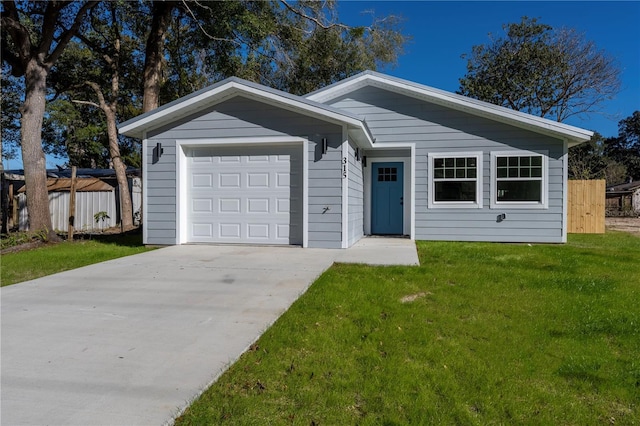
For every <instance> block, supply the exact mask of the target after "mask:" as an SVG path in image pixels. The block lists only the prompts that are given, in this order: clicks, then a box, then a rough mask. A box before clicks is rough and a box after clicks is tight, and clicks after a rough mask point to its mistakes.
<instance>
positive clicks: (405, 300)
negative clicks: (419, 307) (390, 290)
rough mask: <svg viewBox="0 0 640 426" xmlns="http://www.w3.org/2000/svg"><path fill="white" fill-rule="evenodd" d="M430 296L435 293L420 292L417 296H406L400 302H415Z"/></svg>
mask: <svg viewBox="0 0 640 426" xmlns="http://www.w3.org/2000/svg"><path fill="white" fill-rule="evenodd" d="M428 294H433V293H431V292H429V291H427V292H420V293H416V294H410V295H408V296H404V297H403V298H402V299H400V302H402V303H409V302H413V301H414V300H416V299H419V298H421V297H425V296H426V295H428Z"/></svg>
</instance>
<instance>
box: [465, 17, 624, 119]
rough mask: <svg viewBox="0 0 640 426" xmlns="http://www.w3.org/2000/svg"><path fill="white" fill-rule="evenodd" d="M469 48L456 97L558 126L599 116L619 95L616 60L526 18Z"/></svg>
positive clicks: (579, 37)
mask: <svg viewBox="0 0 640 426" xmlns="http://www.w3.org/2000/svg"><path fill="white" fill-rule="evenodd" d="M503 28H504V29H505V32H506V36H505V37H500V38H492V39H491V42H490V43H488V44H486V45H478V46H473V48H472V52H471V54H470V55H464V56H463V57H468V62H467V74H466V75H465V76H464V77H463V78H461V79H460V89H459V91H458V92H459V93H461V94H463V95H466V96H470V97H472V98H476V99H480V100H483V101H487V102H491V103H494V104H497V105H501V106H504V107H507V108H511V109H515V110H518V111H523V112H526V113H529V114H534V115H539V116H541V117H546V118H549V119H552V120H556V121H558V122H562V121H565V120H566V119H567V118H569V117H571V116H574V115H587V114H589V113H595V112H600V107H601V105H602V103H603V102H604V101H605V100H607V99H610V98H612V97H613V96H615V95H616V94H617V93H618V91H619V90H620V77H619V76H620V69H619V67H618V64H617V63H616V61H615V59H614V58H612V57H611V56H610V55H608V54H607V53H606V52H605V51H603V50H599V49H598V48H597V47H596V46H595V44H594V43H593V42H592V41H588V40H586V39H585V38H584V36H583V35H582V34H579V33H577V32H576V31H575V30H571V29H560V30H554V29H553V28H552V27H550V26H548V25H545V24H541V23H538V21H537V20H536V19H529V18H527V17H524V18H523V19H522V21H521V22H519V23H513V24H508V25H504V26H503Z"/></svg>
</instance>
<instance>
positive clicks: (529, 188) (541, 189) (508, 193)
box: [491, 151, 547, 208]
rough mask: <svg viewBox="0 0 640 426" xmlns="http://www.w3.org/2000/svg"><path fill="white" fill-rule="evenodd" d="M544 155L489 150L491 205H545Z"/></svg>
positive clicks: (545, 168)
mask: <svg viewBox="0 0 640 426" xmlns="http://www.w3.org/2000/svg"><path fill="white" fill-rule="evenodd" d="M546 206H547V155H546V153H534V152H518V151H516V152H492V153H491V207H492V208H500V207H509V208H519V207H520V208H532V207H533V208H546Z"/></svg>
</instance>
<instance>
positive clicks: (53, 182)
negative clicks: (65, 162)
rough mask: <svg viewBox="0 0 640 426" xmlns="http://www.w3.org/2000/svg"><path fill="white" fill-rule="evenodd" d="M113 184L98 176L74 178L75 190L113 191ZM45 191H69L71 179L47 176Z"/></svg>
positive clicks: (21, 189)
mask: <svg viewBox="0 0 640 426" xmlns="http://www.w3.org/2000/svg"><path fill="white" fill-rule="evenodd" d="M25 190H26V186H23V187H22V188H20V189H19V190H18V192H25ZM113 190H114V188H113V186H111V185H109V184H108V183H106V182H103V181H101V180H100V179H98V178H78V179H77V180H76V191H77V192H101V191H102V192H104V191H109V192H110V191H113ZM47 191H48V192H66V191H71V179H70V178H47Z"/></svg>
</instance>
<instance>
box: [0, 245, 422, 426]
mask: <svg viewBox="0 0 640 426" xmlns="http://www.w3.org/2000/svg"><path fill="white" fill-rule="evenodd" d="M336 261H337V262H347V263H349V262H355V263H372V264H389V263H390V262H398V263H400V264H409V265H411V264H417V261H418V258H417V254H416V249H415V245H414V244H413V242H412V241H409V240H402V239H377V238H365V239H363V240H361V241H360V242H359V243H358V244H356V246H354V247H353V248H351V249H348V250H323V249H300V248H293V247H247V246H203V245H184V246H173V247H167V248H163V249H159V250H155V251H152V252H148V253H144V254H140V255H135V256H130V257H126V258H121V259H116V260H112V261H108V262H103V263H100V264H96V265H91V266H87V267H84V268H80V269H76V270H73V271H68V272H63V273H60V274H56V275H52V276H49V277H43V278H40V279H37V280H33V281H29V282H26V283H21V284H17V285H13V286H9V287H5V288H3V289H2V290H1V307H2V314H1V315H2V316H1V321H2V323H1V327H2V328H1V332H2V337H1V343H2V346H1V355H2V358H1V372H2V374H1V388H0V389H1V392H2V396H1V404H2V405H1V414H0V416H1V417H0V422H1V423H2V425H161V424H165V423H170V422H172V419H173V418H174V416H175V415H176V414H178V413H179V412H181V410H183V409H184V408H185V407H186V406H187V405H188V404H189V402H190V401H192V400H193V399H194V398H195V397H196V396H198V395H199V394H200V392H201V391H202V390H204V389H206V388H207V387H208V385H210V384H211V383H212V381H214V380H215V379H216V378H217V377H218V376H219V375H220V374H221V373H222V372H223V371H224V370H225V369H226V368H227V367H228V365H230V364H231V363H232V362H234V361H235V360H236V359H237V358H238V357H239V356H240V355H241V354H242V353H243V352H244V351H245V350H246V349H247V348H248V346H249V345H250V344H252V343H253V342H254V341H255V340H256V339H257V338H258V337H259V336H260V335H261V334H262V332H263V331H264V330H265V329H266V328H268V326H269V325H270V324H272V323H273V322H274V321H275V320H276V319H277V318H278V317H279V316H280V315H281V314H282V313H283V312H284V311H285V310H286V309H287V308H288V307H289V306H290V305H291V304H292V303H293V302H294V301H295V300H296V299H297V298H298V297H299V296H300V294H302V293H303V292H304V291H305V290H306V289H307V287H308V286H309V285H310V284H311V283H312V282H313V281H314V280H315V279H316V278H317V277H318V276H319V275H320V274H321V273H322V272H324V271H325V270H326V269H327V268H328V267H329V266H331V265H332V264H333V263H334V262H336Z"/></svg>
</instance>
